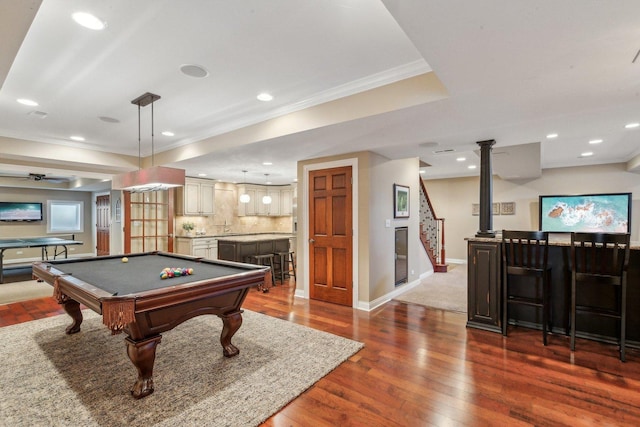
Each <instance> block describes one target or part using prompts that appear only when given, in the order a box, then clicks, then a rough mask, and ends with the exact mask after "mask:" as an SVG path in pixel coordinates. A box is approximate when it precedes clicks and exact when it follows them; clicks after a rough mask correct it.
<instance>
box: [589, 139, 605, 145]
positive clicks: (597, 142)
mask: <svg viewBox="0 0 640 427" xmlns="http://www.w3.org/2000/svg"><path fill="white" fill-rule="evenodd" d="M601 142H602V140H601V139H592V140H591V141H589V144H600V143H601Z"/></svg>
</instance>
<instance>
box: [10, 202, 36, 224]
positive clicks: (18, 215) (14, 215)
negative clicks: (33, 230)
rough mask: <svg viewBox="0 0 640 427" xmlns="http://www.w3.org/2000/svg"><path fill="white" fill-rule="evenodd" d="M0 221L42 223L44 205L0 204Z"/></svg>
mask: <svg viewBox="0 0 640 427" xmlns="http://www.w3.org/2000/svg"><path fill="white" fill-rule="evenodd" d="M0 221H42V203H19V202H0Z"/></svg>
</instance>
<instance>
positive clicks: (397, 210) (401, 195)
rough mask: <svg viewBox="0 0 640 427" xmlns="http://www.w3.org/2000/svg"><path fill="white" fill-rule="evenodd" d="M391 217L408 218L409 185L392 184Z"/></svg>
mask: <svg viewBox="0 0 640 427" xmlns="http://www.w3.org/2000/svg"><path fill="white" fill-rule="evenodd" d="M393 217H394V218H409V187H407V186H405V185H398V184H393Z"/></svg>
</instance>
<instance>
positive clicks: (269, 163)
mask: <svg viewBox="0 0 640 427" xmlns="http://www.w3.org/2000/svg"><path fill="white" fill-rule="evenodd" d="M262 164H263V165H265V166H271V165H272V164H273V163H271V162H262Z"/></svg>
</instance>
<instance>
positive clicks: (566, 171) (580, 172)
mask: <svg viewBox="0 0 640 427" xmlns="http://www.w3.org/2000/svg"><path fill="white" fill-rule="evenodd" d="M424 183H425V187H426V189H427V192H428V193H429V197H430V199H431V203H432V204H433V208H434V209H435V211H436V213H437V215H438V216H440V217H443V218H445V233H446V236H445V238H446V251H447V254H446V257H447V259H449V260H452V259H453V260H466V258H467V255H466V251H467V245H466V241H465V240H464V239H465V238H467V237H472V236H474V235H475V234H476V232H477V231H478V228H479V217H478V216H472V215H471V205H472V204H473V203H478V201H479V194H480V178H479V177H471V178H455V179H439V180H425V181H424ZM628 192H631V193H632V199H633V202H632V208H631V227H632V228H631V240H634V241H638V240H640V232H639V231H640V175H639V174H636V173H631V172H627V171H626V167H625V165H624V164H622V163H619V164H609V165H598V166H580V167H571V168H555V169H545V170H543V171H542V176H541V177H540V178H537V179H534V180H527V181H517V182H516V181H505V180H502V179H500V178H498V177H496V176H494V178H493V201H494V202H515V203H516V213H515V215H495V216H493V229H494V230H496V231H497V230H503V229H521V230H537V229H538V196H540V195H545V194H592V193H628Z"/></svg>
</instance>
